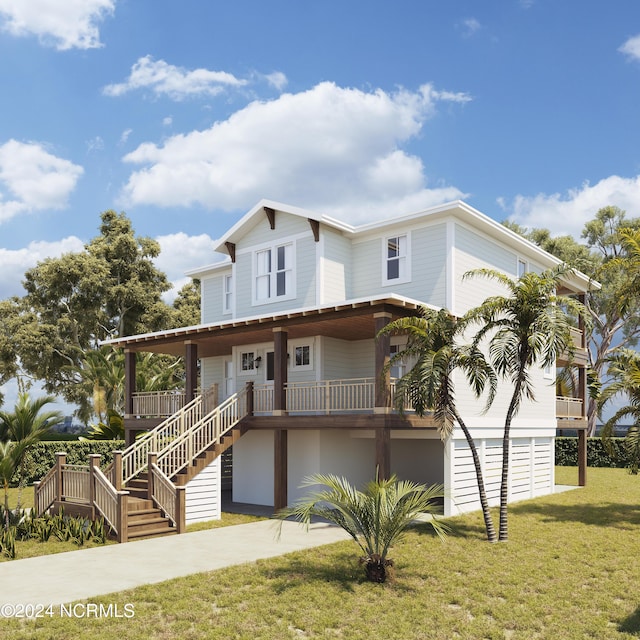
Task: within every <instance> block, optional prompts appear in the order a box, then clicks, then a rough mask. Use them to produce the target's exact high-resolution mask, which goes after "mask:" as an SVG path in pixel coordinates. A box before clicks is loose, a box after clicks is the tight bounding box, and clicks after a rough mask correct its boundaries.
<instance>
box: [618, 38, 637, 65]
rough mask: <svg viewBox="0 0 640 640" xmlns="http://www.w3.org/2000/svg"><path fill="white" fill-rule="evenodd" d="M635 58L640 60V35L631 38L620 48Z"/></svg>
mask: <svg viewBox="0 0 640 640" xmlns="http://www.w3.org/2000/svg"><path fill="white" fill-rule="evenodd" d="M618 51H621V52H622V53H624V54H626V55H627V56H629V57H630V58H631V59H633V60H640V35H637V36H634V37H633V38H629V39H628V40H627V41H626V42H625V43H624V44H623V45H622V46H621V47H620V48H619V49H618Z"/></svg>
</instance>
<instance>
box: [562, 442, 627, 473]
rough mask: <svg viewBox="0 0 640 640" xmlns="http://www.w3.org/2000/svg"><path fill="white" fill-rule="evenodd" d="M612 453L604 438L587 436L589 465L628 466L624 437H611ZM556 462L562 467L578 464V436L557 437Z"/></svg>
mask: <svg viewBox="0 0 640 640" xmlns="http://www.w3.org/2000/svg"><path fill="white" fill-rule="evenodd" d="M611 454H612V455H610V454H609V453H608V452H607V449H606V448H605V446H604V443H603V442H602V438H587V466H589V467H610V468H615V467H626V466H627V453H626V451H625V448H624V438H612V439H611ZM556 464H557V465H558V466H560V467H575V466H577V465H578V438H556Z"/></svg>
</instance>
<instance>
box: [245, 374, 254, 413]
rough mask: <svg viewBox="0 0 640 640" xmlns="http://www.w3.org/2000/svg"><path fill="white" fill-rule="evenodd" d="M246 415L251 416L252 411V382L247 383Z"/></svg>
mask: <svg viewBox="0 0 640 640" xmlns="http://www.w3.org/2000/svg"><path fill="white" fill-rule="evenodd" d="M246 384H247V387H246V388H247V415H248V416H252V415H253V411H254V409H253V408H254V403H253V380H249V381H248V382H247V383H246Z"/></svg>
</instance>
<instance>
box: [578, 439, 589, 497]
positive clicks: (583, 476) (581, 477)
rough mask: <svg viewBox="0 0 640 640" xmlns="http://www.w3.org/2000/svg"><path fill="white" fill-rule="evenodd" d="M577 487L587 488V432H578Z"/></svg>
mask: <svg viewBox="0 0 640 640" xmlns="http://www.w3.org/2000/svg"><path fill="white" fill-rule="evenodd" d="M578 485H579V486H581V487H586V486H587V432H586V430H585V429H579V430H578Z"/></svg>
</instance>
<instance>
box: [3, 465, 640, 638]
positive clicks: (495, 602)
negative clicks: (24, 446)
mask: <svg viewBox="0 0 640 640" xmlns="http://www.w3.org/2000/svg"><path fill="white" fill-rule="evenodd" d="M576 477H577V472H576V469H575V468H574V469H558V473H557V481H558V482H560V483H566V484H570V483H571V482H572V481H574V480H575V478H576ZM588 481H589V486H588V487H586V488H584V489H579V490H576V491H569V492H566V493H562V494H557V495H554V496H547V497H543V498H538V499H535V500H529V501H526V502H522V503H518V504H514V505H512V506H511V508H510V530H509V533H510V541H509V542H508V543H506V544H497V545H490V544H488V543H487V542H486V541H485V538H484V532H483V525H482V518H481V515H480V514H479V513H476V514H468V515H465V516H461V517H458V518H452V519H451V520H450V524H451V525H452V533H451V535H450V536H449V537H448V538H447V539H446V540H445V541H444V542H440V541H439V540H438V539H437V538H436V537H435V536H434V535H433V533H432V532H431V530H430V529H429V528H428V527H427V526H424V525H421V526H418V527H416V528H415V529H413V530H412V531H410V533H409V535H408V536H407V538H406V539H405V541H404V542H403V543H402V544H401V545H398V547H397V548H395V549H393V553H392V554H391V557H393V558H394V559H395V561H396V566H395V570H396V577H395V580H394V581H393V582H391V583H387V584H385V585H375V584H372V583H367V582H364V580H363V571H362V567H361V566H360V565H359V564H358V561H357V555H358V554H357V550H356V547H355V545H354V544H353V543H351V542H344V543H339V544H335V545H329V546H325V547H320V548H317V549H313V550H310V551H305V552H298V553H294V554H289V555H287V556H282V557H280V558H274V559H270V560H264V561H259V562H257V563H254V564H248V565H241V566H238V567H231V568H229V569H225V570H222V571H216V572H211V573H204V574H198V575H195V576H189V577H187V578H181V579H177V580H171V581H168V582H165V583H162V584H160V585H150V586H146V587H141V588H137V589H133V590H130V591H126V592H121V593H117V594H113V595H110V596H103V597H100V598H92V599H91V602H92V603H103V604H104V605H105V606H106V605H109V604H112V605H116V604H117V605H118V606H119V609H120V610H121V611H122V610H123V608H124V605H125V604H126V603H131V604H132V605H133V606H134V609H135V616H134V618H133V619H126V618H102V619H87V618H82V619H72V618H61V617H59V616H55V617H54V618H52V619H44V620H35V621H31V620H6V621H4V622H5V623H6V624H5V625H4V629H3V632H4V633H3V637H4V638H10V639H16V638H66V637H72V636H75V635H77V634H78V633H82V634H86V635H88V636H91V637H92V638H96V639H105V640H106V639H109V640H112V639H113V638H114V637H126V638H127V639H128V640H137V639H140V640H142V639H145V640H146V639H147V638H153V639H168V638H181V639H185V640H190V639H195V638H225V639H226V638H251V639H253V638H261V639H271V638H273V639H278V640H280V639H282V638H346V639H349V640H351V639H353V640H358V639H361V638H362V639H363V640H364V639H366V640H368V639H369V638H389V639H402V640H409V639H419V638H420V639H422V638H424V639H435V640H440V639H442V640H450V639H452V638H461V639H471V638H473V639H476V638H478V639H488V640H493V639H500V640H504V639H507V640H519V639H526V640H531V639H534V638H545V639H546V638H549V639H554V640H556V639H559V640H564V639H567V640H572V639H575V640H583V639H584V638H597V639H605V640H606V639H609V638H616V639H619V638H638V637H640V601H639V599H638V595H637V594H638V590H637V580H638V575H640V535H639V534H640V505H639V502H640V501H639V500H638V497H639V495H640V491H639V489H640V478H638V477H635V476H630V475H628V474H627V473H626V471H625V470H623V469H589V478H588ZM496 515H497V514H496ZM70 579H72V577H70ZM34 580H37V576H34ZM3 587H4V588H10V585H3Z"/></svg>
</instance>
